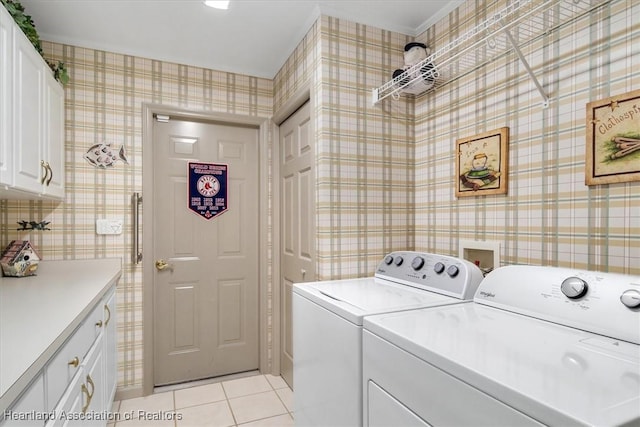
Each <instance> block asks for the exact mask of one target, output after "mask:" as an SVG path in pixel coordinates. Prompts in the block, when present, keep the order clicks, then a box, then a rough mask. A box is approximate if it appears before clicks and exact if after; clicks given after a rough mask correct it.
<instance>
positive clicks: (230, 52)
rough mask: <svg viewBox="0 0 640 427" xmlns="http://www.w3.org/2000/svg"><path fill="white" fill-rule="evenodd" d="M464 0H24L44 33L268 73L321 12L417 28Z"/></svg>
mask: <svg viewBox="0 0 640 427" xmlns="http://www.w3.org/2000/svg"><path fill="white" fill-rule="evenodd" d="M463 1H464V0H386V1H382V0H334V1H323V0H272V1H268V0H231V4H230V6H229V9H228V10H217V9H212V8H210V7H206V6H205V5H204V4H203V2H202V1H201V0H20V2H21V3H22V4H23V6H24V7H25V12H26V13H27V14H28V15H31V16H32V17H33V21H34V23H35V25H36V28H37V30H38V33H39V35H40V38H41V39H43V40H48V41H52V42H58V43H63V44H70V45H73V46H79V47H87V48H92V49H98V50H106V51H109V52H115V53H121V54H127V55H135V56H139V57H144V58H153V59H157V60H162V61H168V62H175V63H180V64H186V65H194V66H198V67H204V68H209V69H214V70H219V71H227V72H233V73H239V74H247V75H251V76H255V77H264V78H268V79H271V78H273V77H274V76H275V74H276V73H277V72H278V70H279V69H280V67H281V66H282V65H283V64H284V62H285V61H286V59H287V58H288V57H289V55H290V54H291V53H292V52H293V50H294V49H295V47H296V46H297V45H298V43H299V42H300V41H301V40H302V38H303V37H304V35H305V34H306V33H307V31H308V30H309V28H311V26H312V24H313V23H314V22H315V21H316V19H317V18H318V17H319V16H320V15H328V16H334V17H337V18H342V19H346V20H349V21H352V22H358V23H361V24H366V25H371V26H374V27H378V28H383V29H386V30H390V31H395V32H399V33H402V34H407V35H409V36H416V35H418V34H420V33H422V32H423V31H424V30H426V29H427V28H429V26H431V25H432V24H434V23H435V22H437V21H438V20H439V19H440V18H442V17H444V16H446V14H448V13H449V12H450V11H452V10H453V9H455V8H456V7H458V6H459V5H460V4H462V3H463Z"/></svg>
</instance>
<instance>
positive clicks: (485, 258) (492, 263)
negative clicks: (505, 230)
mask: <svg viewBox="0 0 640 427" xmlns="http://www.w3.org/2000/svg"><path fill="white" fill-rule="evenodd" d="M458 256H459V257H460V258H463V259H466V260H467V261H469V262H472V263H473V264H475V265H477V266H478V267H480V270H482V272H483V273H484V274H487V273H489V272H490V271H492V270H493V269H494V268H498V267H500V242H487V241H477V240H460V246H459V254H458Z"/></svg>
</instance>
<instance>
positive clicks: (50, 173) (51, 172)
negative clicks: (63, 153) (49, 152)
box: [47, 163, 53, 187]
mask: <svg viewBox="0 0 640 427" xmlns="http://www.w3.org/2000/svg"><path fill="white" fill-rule="evenodd" d="M47 169H48V170H49V179H48V180H47V187H48V186H49V184H51V180H52V179H53V169H51V165H50V164H49V163H47Z"/></svg>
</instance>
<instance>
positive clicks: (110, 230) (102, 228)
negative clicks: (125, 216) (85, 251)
mask: <svg viewBox="0 0 640 427" xmlns="http://www.w3.org/2000/svg"><path fill="white" fill-rule="evenodd" d="M122 223H123V221H122V220H121V219H99V220H96V233H98V234H122Z"/></svg>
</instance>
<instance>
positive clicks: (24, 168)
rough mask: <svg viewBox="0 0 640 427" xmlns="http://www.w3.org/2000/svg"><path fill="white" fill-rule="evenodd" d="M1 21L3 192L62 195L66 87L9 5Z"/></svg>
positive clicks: (0, 175)
mask: <svg viewBox="0 0 640 427" xmlns="http://www.w3.org/2000/svg"><path fill="white" fill-rule="evenodd" d="M0 22H1V23H2V24H1V28H2V30H1V31H2V34H3V36H2V37H3V38H2V39H1V40H0V44H1V45H4V44H6V45H7V46H6V47H7V50H6V51H5V49H4V47H5V46H2V47H3V50H2V53H0V55H1V56H2V58H1V59H2V62H0V81H1V82H2V83H1V84H0V92H1V93H2V100H1V101H0V105H1V106H2V107H1V108H0V123H2V124H3V126H2V130H0V153H1V154H2V160H1V161H0V162H2V163H0V198H12V199H38V198H41V197H43V198H49V199H62V198H63V197H64V90H63V88H62V86H61V85H60V83H58V82H57V81H56V80H55V79H54V78H53V75H52V73H51V70H50V69H49V66H48V65H47V63H46V62H45V61H44V60H43V59H42V57H41V56H40V54H39V53H38V52H37V51H36V50H35V48H34V47H33V45H32V44H31V42H30V41H29V40H28V39H27V38H26V36H25V35H24V34H23V33H22V30H20V28H18V27H17V26H16V25H15V24H14V23H13V18H12V17H11V16H10V15H9V13H8V12H7V11H6V9H5V8H4V7H0ZM5 124H6V126H5Z"/></svg>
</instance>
